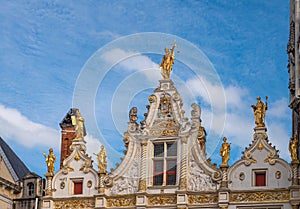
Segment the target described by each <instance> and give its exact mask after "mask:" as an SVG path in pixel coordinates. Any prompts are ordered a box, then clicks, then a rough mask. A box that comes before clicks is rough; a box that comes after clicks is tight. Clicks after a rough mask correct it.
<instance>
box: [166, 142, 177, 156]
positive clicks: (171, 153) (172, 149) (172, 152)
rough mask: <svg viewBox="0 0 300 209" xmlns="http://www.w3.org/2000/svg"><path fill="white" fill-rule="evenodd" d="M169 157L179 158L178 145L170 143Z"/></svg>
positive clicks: (168, 146) (168, 147) (168, 145)
mask: <svg viewBox="0 0 300 209" xmlns="http://www.w3.org/2000/svg"><path fill="white" fill-rule="evenodd" d="M167 149H168V151H167V156H177V144H176V143H168V144H167Z"/></svg>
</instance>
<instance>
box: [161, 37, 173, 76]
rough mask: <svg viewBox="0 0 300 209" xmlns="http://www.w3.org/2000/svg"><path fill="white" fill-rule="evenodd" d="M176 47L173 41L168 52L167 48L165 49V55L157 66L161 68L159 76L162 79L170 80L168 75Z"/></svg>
mask: <svg viewBox="0 0 300 209" xmlns="http://www.w3.org/2000/svg"><path fill="white" fill-rule="evenodd" d="M175 46H176V42H175V41H174V43H173V46H172V48H171V49H170V50H169V49H168V48H167V47H166V48H165V55H164V56H163V59H162V61H161V63H160V64H159V66H160V67H161V75H162V76H163V78H164V79H167V80H169V79H170V73H171V71H172V67H173V64H174V58H175V55H174V48H175Z"/></svg>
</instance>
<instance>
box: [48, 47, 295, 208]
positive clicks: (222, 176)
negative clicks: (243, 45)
mask: <svg viewBox="0 0 300 209" xmlns="http://www.w3.org/2000/svg"><path fill="white" fill-rule="evenodd" d="M174 47H175V44H174V45H173V47H172V48H171V49H170V51H166V54H165V56H164V57H163V60H162V62H161V64H160V66H161V74H162V79H161V80H159V85H158V87H157V88H156V89H155V90H154V92H153V94H151V95H149V97H148V100H149V104H148V105H147V109H148V112H147V113H145V114H144V115H145V118H144V119H142V120H138V117H137V108H136V107H133V108H132V109H131V110H130V112H129V119H128V120H129V122H128V129H127V131H126V132H125V133H124V136H123V141H124V144H125V147H126V148H127V149H126V151H125V156H124V158H123V160H122V162H121V163H120V164H119V165H118V166H117V168H116V169H114V170H112V171H111V172H107V162H106V152H105V149H104V147H103V146H102V147H101V149H100V150H99V153H98V154H97V159H98V168H97V169H95V168H93V164H92V159H91V157H90V156H88V154H87V153H86V142H85V140H84V136H85V129H84V119H83V117H82V116H81V115H80V112H79V110H78V109H71V110H70V112H69V113H68V114H67V116H66V117H65V118H64V120H63V122H62V123H61V127H62V140H64V139H65V138H66V137H65V136H64V134H65V131H64V128H65V127H66V126H62V124H64V123H69V124H72V126H71V125H70V126H69V127H72V131H71V132H72V133H73V136H74V137H73V138H72V140H71V145H70V148H69V149H70V150H69V154H67V155H65V158H64V159H63V161H62V166H61V168H60V169H59V171H57V172H56V173H54V172H49V165H48V173H47V174H46V175H45V176H46V178H47V187H46V196H45V197H44V198H43V204H42V208H43V209H58V208H61V209H64V208H74V209H75V208H89V209H92V208H99V209H100V208H103V209H105V208H132V209H133V208H135V209H146V208H149V209H158V208H170V209H175V208H177V209H183V208H184V209H187V208H211V209H212V208H229V209H250V208H260V209H283V208H284V209H290V208H293V209H296V208H299V202H300V195H299V181H298V172H299V171H298V167H299V161H298V156H297V152H298V144H297V143H298V141H297V136H296V135H295V137H293V138H292V139H291V141H290V151H291V158H292V161H291V163H289V162H286V161H285V160H283V159H281V158H280V157H279V151H278V150H277V149H276V148H275V146H272V144H271V143H270V141H269V139H268V135H267V128H266V126H265V123H264V117H265V114H266V110H267V104H265V103H263V102H262V101H261V100H260V98H258V99H257V104H256V105H253V106H252V107H253V110H254V116H255V124H256V126H255V128H254V134H253V138H252V139H243V140H249V142H251V141H252V142H251V143H250V145H249V147H247V148H246V149H245V150H244V152H243V154H242V156H241V159H240V160H238V161H237V162H235V163H234V164H233V165H232V166H229V165H228V160H229V158H230V144H229V143H228V140H227V139H226V138H225V137H224V139H223V144H222V148H221V150H220V155H221V157H222V163H221V164H220V165H219V166H216V165H215V164H211V162H210V160H209V159H207V156H206V131H205V128H204V127H203V126H202V124H201V108H200V106H199V105H198V104H196V103H194V104H192V105H191V107H192V111H191V118H187V117H185V111H184V110H183V109H182V106H183V101H182V98H181V96H180V94H179V92H178V91H177V89H176V87H175V84H174V83H173V81H172V80H171V78H170V73H171V71H172V65H173V63H174ZM74 112H76V114H75V113H74ZM66 121H67V122H66ZM138 121H139V123H138ZM249 131H250V130H249ZM68 139H70V137H68ZM229 140H230V139H229ZM62 144H63V142H62ZM62 150H63V149H62ZM295 153H296V154H295ZM50 158H51V153H49V155H48V157H47V159H50ZM50 170H51V169H50Z"/></svg>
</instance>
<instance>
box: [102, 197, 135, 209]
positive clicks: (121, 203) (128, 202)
mask: <svg viewBox="0 0 300 209" xmlns="http://www.w3.org/2000/svg"><path fill="white" fill-rule="evenodd" d="M106 205H107V207H110V208H116V207H128V206H135V205H136V197H135V195H127V196H124V195H122V196H119V197H118V196H114V197H113V196H112V197H109V198H107V199H106Z"/></svg>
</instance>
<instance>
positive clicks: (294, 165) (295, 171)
mask: <svg viewBox="0 0 300 209" xmlns="http://www.w3.org/2000/svg"><path fill="white" fill-rule="evenodd" d="M291 164H292V168H293V182H292V184H293V185H299V180H298V170H299V160H293V161H292V162H291Z"/></svg>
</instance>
